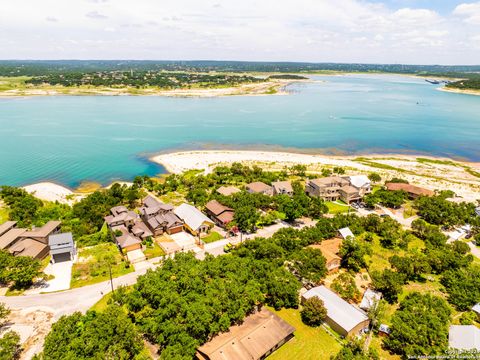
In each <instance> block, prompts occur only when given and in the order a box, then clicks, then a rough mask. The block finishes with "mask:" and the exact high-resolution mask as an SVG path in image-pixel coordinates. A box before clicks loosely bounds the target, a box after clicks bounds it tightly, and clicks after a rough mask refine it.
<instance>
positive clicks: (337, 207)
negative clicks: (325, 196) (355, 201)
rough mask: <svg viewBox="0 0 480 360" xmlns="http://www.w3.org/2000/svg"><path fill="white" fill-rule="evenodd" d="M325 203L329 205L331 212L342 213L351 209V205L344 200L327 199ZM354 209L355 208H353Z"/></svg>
mask: <svg viewBox="0 0 480 360" xmlns="http://www.w3.org/2000/svg"><path fill="white" fill-rule="evenodd" d="M325 205H327V207H328V212H329V213H330V214H341V213H346V212H348V209H350V206H348V205H347V204H345V203H344V202H340V201H336V202H332V201H326V202H325ZM351 211H353V210H351Z"/></svg>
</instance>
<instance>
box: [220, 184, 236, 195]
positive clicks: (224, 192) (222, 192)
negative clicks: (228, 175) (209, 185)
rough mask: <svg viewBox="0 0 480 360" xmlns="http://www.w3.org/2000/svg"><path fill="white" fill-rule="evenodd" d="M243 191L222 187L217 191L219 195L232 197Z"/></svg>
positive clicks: (231, 187)
mask: <svg viewBox="0 0 480 360" xmlns="http://www.w3.org/2000/svg"><path fill="white" fill-rule="evenodd" d="M239 192H241V190H240V189H239V188H236V187H235V186H220V187H219V188H218V189H217V193H219V194H220V195H223V196H231V195H233V194H236V193H239Z"/></svg>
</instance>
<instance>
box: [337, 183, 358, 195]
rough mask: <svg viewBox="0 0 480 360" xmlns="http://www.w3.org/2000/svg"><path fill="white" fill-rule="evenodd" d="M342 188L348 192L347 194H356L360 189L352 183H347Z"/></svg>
mask: <svg viewBox="0 0 480 360" xmlns="http://www.w3.org/2000/svg"><path fill="white" fill-rule="evenodd" d="M340 190H342V191H344V192H346V193H347V194H356V193H358V189H357V188H356V187H354V186H351V185H346V186H342V187H341V188H340Z"/></svg>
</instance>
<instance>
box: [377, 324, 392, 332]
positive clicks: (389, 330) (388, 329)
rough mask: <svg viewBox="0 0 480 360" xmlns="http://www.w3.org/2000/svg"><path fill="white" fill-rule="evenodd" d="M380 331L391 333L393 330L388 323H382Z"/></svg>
mask: <svg viewBox="0 0 480 360" xmlns="http://www.w3.org/2000/svg"><path fill="white" fill-rule="evenodd" d="M378 331H381V332H383V333H385V334H390V333H391V332H392V330H391V329H390V326H388V325H386V324H380V327H379V328H378Z"/></svg>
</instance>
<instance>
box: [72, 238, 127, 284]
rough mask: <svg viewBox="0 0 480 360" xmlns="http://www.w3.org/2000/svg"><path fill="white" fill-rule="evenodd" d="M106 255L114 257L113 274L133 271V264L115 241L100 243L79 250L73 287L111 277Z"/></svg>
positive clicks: (115, 275)
mask: <svg viewBox="0 0 480 360" xmlns="http://www.w3.org/2000/svg"><path fill="white" fill-rule="evenodd" d="M105 257H110V258H111V259H113V261H114V264H113V265H112V276H113V277H118V276H122V275H125V274H128V273H130V272H132V271H133V270H134V269H133V266H128V263H127V262H126V261H125V260H124V259H123V257H122V255H121V254H120V252H119V251H118V248H117V247H116V246H115V244H113V243H105V244H99V245H95V246H91V247H89V248H85V249H82V250H80V251H79V261H78V262H77V263H75V264H73V268H72V283H71V287H72V288H75V287H81V286H85V285H91V284H95V283H98V282H101V281H105V280H108V279H109V269H108V263H107V262H106V261H105V260H104V259H105Z"/></svg>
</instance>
